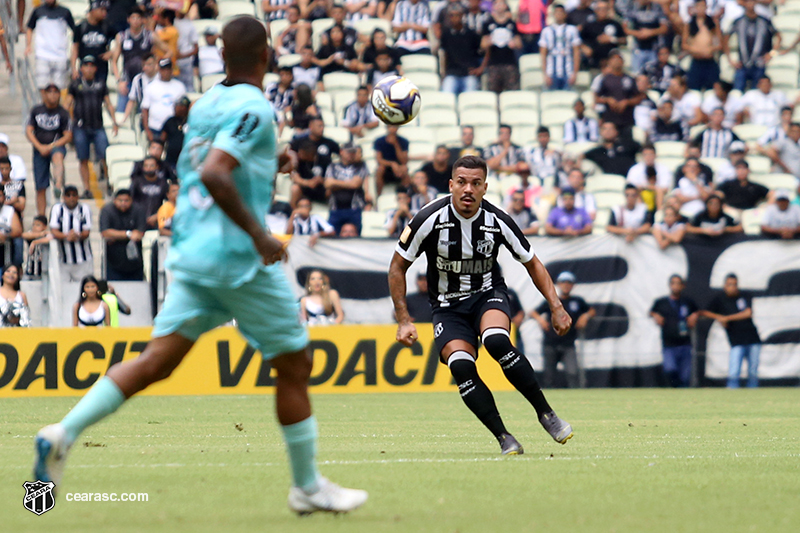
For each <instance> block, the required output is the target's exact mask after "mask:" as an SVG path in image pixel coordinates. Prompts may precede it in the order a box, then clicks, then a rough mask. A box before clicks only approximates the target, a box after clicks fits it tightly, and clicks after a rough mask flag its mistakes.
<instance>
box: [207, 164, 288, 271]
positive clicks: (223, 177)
mask: <svg viewBox="0 0 800 533" xmlns="http://www.w3.org/2000/svg"><path fill="white" fill-rule="evenodd" d="M238 166H239V161H237V160H236V158H234V157H232V156H231V155H230V154H228V153H227V152H225V151H223V150H218V149H212V150H211V151H210V152H209V153H208V156H207V157H206V160H205V164H204V165H203V173H202V174H201V176H200V179H201V180H202V182H203V185H205V187H206V189H208V192H209V194H210V195H211V197H212V198H214V201H215V202H216V203H217V205H218V206H219V207H220V209H222V211H224V212H225V214H226V215H228V217H229V218H230V219H231V220H233V222H234V223H235V224H236V225H237V226H239V227H240V228H242V229H243V230H244V231H245V232H246V233H247V234H248V235H250V237H251V238H252V239H253V243H254V244H255V246H256V249H257V250H258V253H259V254H260V255H261V257H262V258H263V259H264V264H265V265H270V264H272V263H275V262H276V261H280V260H281V259H282V258H283V257H284V254H285V251H284V248H283V244H281V242H280V241H279V240H278V239H276V238H275V237H272V236H271V235H268V234H267V232H266V231H265V230H264V227H263V226H262V225H261V224H259V222H258V221H257V220H256V218H255V217H254V216H253V214H252V213H251V212H250V210H249V209H247V207H246V206H245V204H244V202H243V201H242V197H241V196H240V195H239V190H238V189H237V188H236V184H235V183H234V181H233V170H234V169H235V168H236V167H238Z"/></svg>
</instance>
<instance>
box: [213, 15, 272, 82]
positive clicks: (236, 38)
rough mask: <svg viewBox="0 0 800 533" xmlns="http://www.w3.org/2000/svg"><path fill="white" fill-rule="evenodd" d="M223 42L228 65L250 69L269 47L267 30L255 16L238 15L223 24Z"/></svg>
mask: <svg viewBox="0 0 800 533" xmlns="http://www.w3.org/2000/svg"><path fill="white" fill-rule="evenodd" d="M222 43H223V45H224V48H225V50H226V52H225V64H226V65H227V67H228V68H229V69H233V70H236V71H249V70H250V69H252V68H253V67H254V66H255V65H257V64H258V62H259V60H260V57H261V56H262V54H264V52H265V51H266V49H267V30H266V29H265V28H264V25H263V24H262V23H261V22H259V21H258V20H257V19H255V18H254V17H249V16H243V17H236V18H233V19H231V20H230V21H229V22H228V23H226V24H225V26H223V28H222Z"/></svg>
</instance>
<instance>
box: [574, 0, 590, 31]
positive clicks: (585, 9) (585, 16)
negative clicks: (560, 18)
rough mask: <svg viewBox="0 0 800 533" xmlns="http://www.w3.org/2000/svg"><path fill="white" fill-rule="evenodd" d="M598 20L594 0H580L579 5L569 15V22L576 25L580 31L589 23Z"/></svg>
mask: <svg viewBox="0 0 800 533" xmlns="http://www.w3.org/2000/svg"><path fill="white" fill-rule="evenodd" d="M595 20H597V16H596V15H595V14H594V11H592V0H580V1H579V2H578V7H576V8H575V9H573V10H572V11H570V12H569V14H568V15H567V24H570V25H572V26H575V27H576V28H578V31H579V32H580V31H583V28H584V27H585V26H586V24H587V23H591V22H594V21H595Z"/></svg>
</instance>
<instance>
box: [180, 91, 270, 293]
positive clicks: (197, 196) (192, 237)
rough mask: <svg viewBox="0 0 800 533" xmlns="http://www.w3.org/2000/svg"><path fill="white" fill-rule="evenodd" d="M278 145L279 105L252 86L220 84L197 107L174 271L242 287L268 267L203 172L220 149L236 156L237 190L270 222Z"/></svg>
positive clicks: (183, 168)
mask: <svg viewBox="0 0 800 533" xmlns="http://www.w3.org/2000/svg"><path fill="white" fill-rule="evenodd" d="M276 144H277V137H276V126H275V113H274V111H273V109H272V104H270V103H269V101H268V100H267V99H266V98H265V97H264V94H263V93H262V92H261V91H260V90H259V89H258V88H256V87H254V86H252V85H248V84H237V85H233V86H226V85H223V84H218V85H216V86H214V87H213V88H211V89H210V90H209V91H208V92H207V93H206V94H205V95H203V97H202V98H200V99H199V100H198V101H197V102H196V103H195V104H194V106H193V107H192V109H191V112H190V113H189V119H188V121H187V127H186V133H185V139H184V143H183V151H182V152H181V156H180V159H179V160H178V178H179V180H180V183H181V188H180V193H179V194H178V201H177V209H176V212H175V217H174V219H173V227H172V233H173V236H172V247H171V248H170V251H169V255H168V256H167V268H169V269H171V270H172V271H173V273H174V275H175V277H176V278H177V279H181V280H184V281H187V282H192V283H197V284H200V285H204V286H209V287H237V286H239V285H242V284H243V283H246V282H247V281H249V280H250V279H252V278H253V276H255V274H256V272H258V269H259V268H261V267H262V266H263V265H262V260H261V256H260V255H259V254H258V252H257V251H256V249H255V246H254V244H253V240H252V239H251V238H250V236H249V235H248V234H247V233H245V232H244V231H243V230H242V229H241V228H240V227H239V226H237V225H236V224H235V223H234V222H233V221H232V220H231V219H230V218H228V216H227V215H226V214H225V213H224V212H223V211H222V209H220V207H219V206H218V205H216V204H215V203H214V199H213V198H212V197H211V195H210V194H209V192H208V190H207V189H206V188H205V186H204V185H203V183H202V181H201V180H200V174H201V172H202V168H203V164H204V162H205V159H206V157H207V156H208V153H209V152H210V150H211V149H212V148H216V149H219V150H222V151H224V152H225V153H227V154H229V155H230V156H231V157H233V158H235V159H236V160H237V161H238V162H239V166H238V167H236V168H235V169H234V171H233V178H234V181H235V184H236V188H237V189H238V191H239V194H240V195H241V197H242V199H243V201H244V203H245V205H246V206H247V208H248V209H249V210H250V212H251V213H252V214H253V216H254V217H255V218H256V220H259V221H263V220H264V219H265V215H266V213H267V211H268V210H269V205H270V202H271V201H272V188H273V180H274V177H275V171H276V170H277V160H276Z"/></svg>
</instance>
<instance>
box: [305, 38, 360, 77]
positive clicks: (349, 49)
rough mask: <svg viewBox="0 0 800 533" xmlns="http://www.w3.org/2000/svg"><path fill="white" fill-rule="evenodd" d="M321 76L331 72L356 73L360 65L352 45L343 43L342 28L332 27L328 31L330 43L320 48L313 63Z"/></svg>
mask: <svg viewBox="0 0 800 533" xmlns="http://www.w3.org/2000/svg"><path fill="white" fill-rule="evenodd" d="M315 63H316V64H317V66H318V67H320V69H321V72H322V75H323V76H324V75H325V74H329V73H331V72H358V71H359V70H360V63H359V61H358V54H356V49H355V48H353V45H348V44H347V43H346V42H345V34H344V28H343V27H342V26H334V27H333V28H331V30H330V42H329V43H328V44H324V45H322V46H321V47H320V49H319V51H318V52H317V60H316V61H315Z"/></svg>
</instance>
